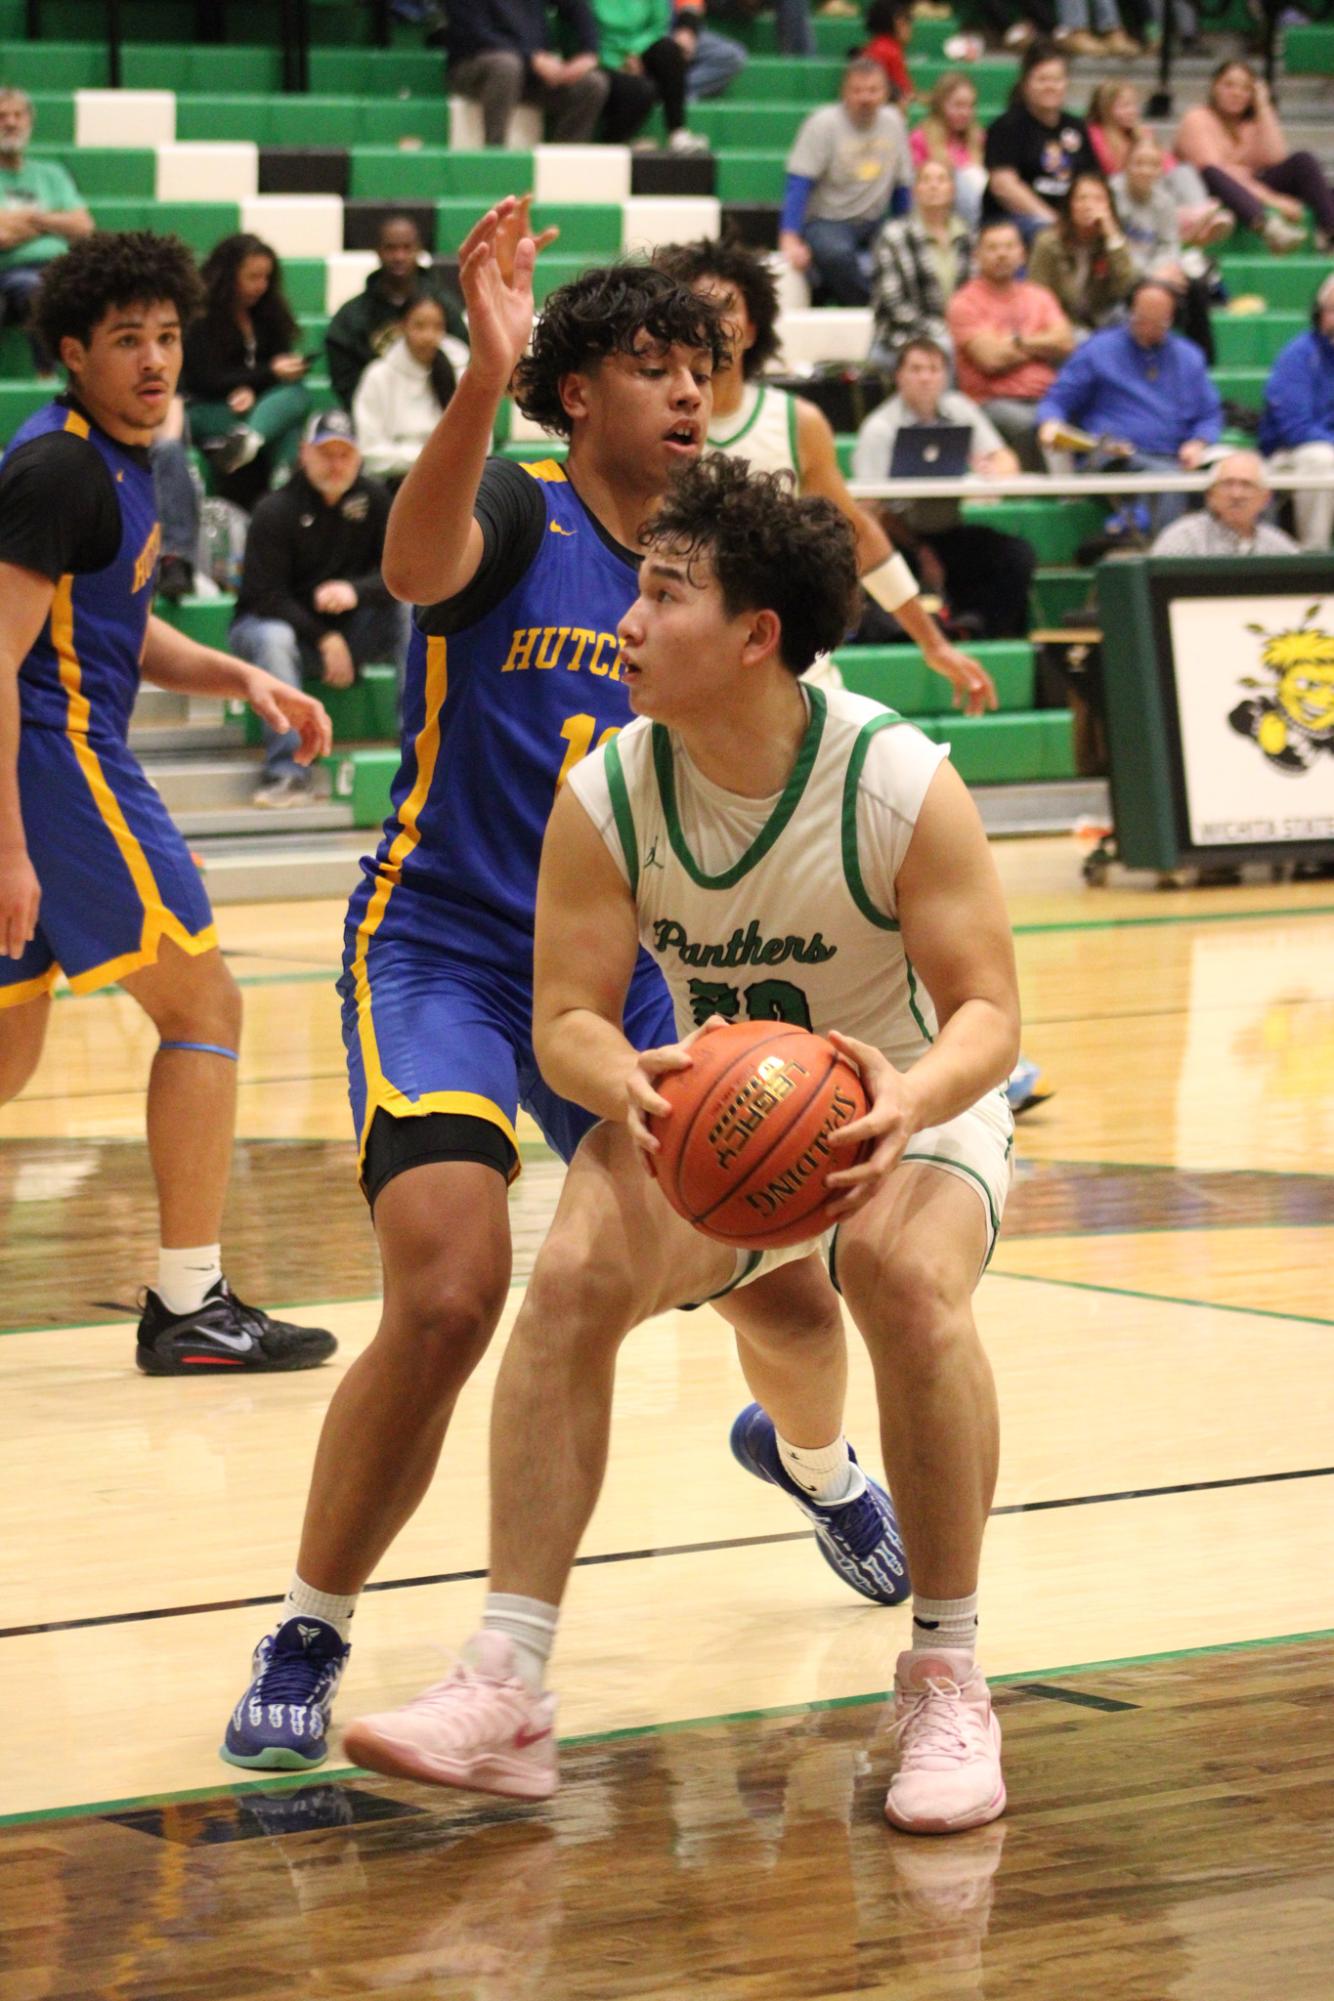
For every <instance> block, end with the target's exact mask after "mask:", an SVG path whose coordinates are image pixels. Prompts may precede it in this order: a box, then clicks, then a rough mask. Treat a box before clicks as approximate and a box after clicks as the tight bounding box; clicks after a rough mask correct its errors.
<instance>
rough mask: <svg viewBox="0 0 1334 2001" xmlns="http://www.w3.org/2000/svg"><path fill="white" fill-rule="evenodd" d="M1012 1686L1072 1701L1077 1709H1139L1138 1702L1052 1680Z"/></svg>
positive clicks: (1034, 1693)
mask: <svg viewBox="0 0 1334 2001" xmlns="http://www.w3.org/2000/svg"><path fill="white" fill-rule="evenodd" d="M1010 1686H1011V1688H1016V1689H1019V1690H1020V1691H1021V1692H1022V1693H1023V1694H1024V1695H1040V1696H1043V1697H1044V1698H1045V1699H1046V1701H1048V1702H1070V1703H1073V1704H1074V1706H1075V1708H1076V1709H1105V1710H1107V1711H1109V1712H1110V1711H1113V1710H1118V1709H1138V1708H1139V1706H1140V1705H1139V1704H1138V1703H1137V1702H1117V1701H1115V1700H1114V1699H1113V1698H1112V1697H1111V1696H1110V1695H1085V1694H1084V1693H1083V1691H1082V1690H1081V1689H1077V1688H1057V1687H1056V1686H1055V1684H1054V1683H1053V1682H1050V1681H1013V1682H1011V1683H1010Z"/></svg>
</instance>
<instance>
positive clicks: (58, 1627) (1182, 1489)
mask: <svg viewBox="0 0 1334 2001" xmlns="http://www.w3.org/2000/svg"><path fill="white" fill-rule="evenodd" d="M1331 1477H1334V1466H1309V1467H1304V1468H1300V1469H1297V1470H1294V1471H1292V1472H1287V1473H1242V1474H1240V1475H1238V1476H1237V1477H1235V1478H1233V1479H1230V1480H1183V1481H1181V1482H1179V1483H1178V1484H1176V1485H1174V1486H1170V1487H1127V1488H1126V1489H1125V1490H1124V1491H1123V1492H1121V1493H1116V1494H1073V1495H1070V1496H1069V1497H1067V1498H1065V1499H1062V1500H1056V1501H1011V1502H1010V1503H1009V1504H1008V1505H1007V1506H1005V1507H1002V1508H993V1509H992V1510H991V1512H992V1515H993V1516H997V1515H1038V1514H1044V1513H1046V1512H1047V1511H1048V1510H1050V1509H1052V1508H1095V1507H1101V1506H1103V1505H1104V1504H1105V1503H1107V1502H1110V1501H1153V1500H1160V1499H1162V1498H1163V1497H1164V1496H1166V1495H1169V1494H1209V1493H1216V1492H1218V1491H1219V1490H1220V1489H1222V1488H1230V1487H1268V1486H1273V1485H1275V1484H1276V1483H1278V1482H1280V1481H1284V1480H1328V1479H1330V1478H1331ZM808 1534H809V1531H808V1530H806V1529H793V1530H790V1531H786V1532H784V1533H783V1534H781V1535H749V1536H727V1537H724V1538H722V1539H721V1540H720V1541H718V1542H680V1543H669V1544H666V1545H664V1547H663V1548H661V1549H616V1550H606V1551H604V1552H603V1553H602V1554H601V1555H598V1556H578V1557H576V1558H575V1569H576V1570H588V1569H591V1568H592V1567H593V1566H594V1565H595V1564H601V1563H645V1562H648V1561H649V1560H650V1559H651V1558H654V1557H666V1556H709V1555H711V1554H712V1553H713V1552H714V1551H715V1550H722V1549H768V1548H771V1547H776V1546H777V1545H778V1544H779V1543H784V1542H805V1540H806V1538H807V1536H808ZM486 1575H487V1573H486V1571H485V1570H444V1571H440V1572H438V1573H437V1574H435V1575H433V1576H429V1577H388V1578H383V1579H381V1580H380V1582H378V1583H374V1584H368V1585H367V1586H366V1589H367V1591H418V1590H420V1589H421V1588H422V1587H423V1586H424V1585H431V1584H478V1583H481V1582H482V1581H483V1580H484V1579H485V1577H486ZM282 1602H283V1594H282V1592H281V1591H273V1592H268V1593H265V1594H264V1595H263V1596H262V1597H257V1598H219V1599H216V1600H215V1601H213V1602H212V1603H210V1604H207V1605H159V1606H154V1607H152V1608H151V1609H150V1610H148V1611H144V1612H102V1613H99V1614H97V1615H96V1616H95V1617H93V1618H89V1619H49V1620H44V1621H42V1622H40V1623H38V1624H36V1625H32V1626H3V1627H0V1640H26V1639H31V1638H32V1637H33V1635H34V1634H37V1633H80V1632H84V1631H85V1630H87V1629H89V1628H91V1627H93V1626H135V1625H140V1624H142V1623H143V1622H144V1621H146V1620H149V1619H192V1618H198V1617H199V1616H200V1615H201V1614H203V1613H206V1612H240V1611H244V1610H247V1609H249V1608H251V1607H257V1606H261V1605H281V1604H282Z"/></svg>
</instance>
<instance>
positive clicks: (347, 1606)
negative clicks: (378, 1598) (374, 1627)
mask: <svg viewBox="0 0 1334 2001" xmlns="http://www.w3.org/2000/svg"><path fill="white" fill-rule="evenodd" d="M356 1609H357V1593H356V1592H355V1591H353V1592H347V1593H344V1592H336V1591H317V1590H316V1589H315V1587H314V1586H313V1585H312V1584H307V1583H306V1582H305V1581H304V1579H303V1578H300V1577H298V1576H297V1574H296V1572H295V1571H293V1572H292V1581H291V1583H290V1584H289V1585H288V1587H287V1596H286V1597H285V1598H284V1599H283V1602H282V1610H281V1611H280V1612H279V1614H278V1624H279V1625H280V1626H283V1625H286V1623H287V1621H288V1620H289V1619H296V1618H306V1619H323V1620H324V1622H325V1624H326V1625H327V1626H333V1627H335V1628H336V1629H337V1633H338V1637H339V1639H340V1640H341V1641H342V1642H343V1644H344V1646H346V1645H347V1643H348V1641H349V1640H350V1639H351V1638H352V1614H353V1613H354V1612H355V1611H356Z"/></svg>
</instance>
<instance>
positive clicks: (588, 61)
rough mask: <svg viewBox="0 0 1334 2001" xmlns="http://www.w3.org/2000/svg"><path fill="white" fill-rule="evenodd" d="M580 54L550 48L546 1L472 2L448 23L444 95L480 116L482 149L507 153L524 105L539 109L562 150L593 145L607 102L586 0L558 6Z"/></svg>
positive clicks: (555, 0) (453, 10)
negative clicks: (474, 107)
mask: <svg viewBox="0 0 1334 2001" xmlns="http://www.w3.org/2000/svg"><path fill="white" fill-rule="evenodd" d="M552 5H553V7H554V9H555V12H556V14H557V15H558V16H559V18H560V21H561V23H562V25H563V26H564V27H565V28H566V29H567V30H568V31H569V36H570V40H571V42H572V44H573V49H574V53H573V54H572V55H569V56H562V55H559V54H558V53H557V52H556V50H555V49H554V48H553V47H552V46H551V41H552V37H551V33H550V30H549V28H548V22H547V9H546V6H545V5H544V0H468V3H467V5H466V6H463V7H450V8H449V10H448V12H447V14H446V16H445V27H444V45H445V62H446V69H445V87H446V89H448V90H450V91H452V92H454V93H455V94H456V95H457V96H459V97H471V98H473V99H475V101H476V102H477V103H478V104H479V105H480V106H481V110H482V144H483V145H484V146H503V145H504V144H505V141H506V137H507V134H508V132H509V125H510V120H511V118H513V116H514V114H515V112H516V111H517V110H518V108H519V106H520V105H521V104H535V105H536V106H537V107H538V109H539V110H540V111H541V112H542V114H543V117H544V118H545V120H546V125H547V137H548V138H549V139H550V140H551V141H552V142H553V143H554V144H556V145H562V144H564V145H578V144H580V143H583V142H586V141H588V140H590V139H591V138H592V137H593V134H594V132H595V131H596V129H597V122H598V120H599V118H600V117H601V116H602V108H603V106H604V105H605V103H606V101H607V90H608V83H607V77H606V75H605V73H604V72H603V71H602V70H601V69H599V68H598V54H597V49H598V31H597V23H596V22H595V21H594V19H593V15H592V11H591V9H590V7H589V5H588V0H552Z"/></svg>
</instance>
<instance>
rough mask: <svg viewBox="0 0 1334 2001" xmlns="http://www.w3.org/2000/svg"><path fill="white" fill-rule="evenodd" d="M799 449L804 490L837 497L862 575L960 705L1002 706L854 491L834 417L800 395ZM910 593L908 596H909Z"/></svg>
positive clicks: (973, 709)
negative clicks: (932, 611) (938, 620)
mask: <svg viewBox="0 0 1334 2001" xmlns="http://www.w3.org/2000/svg"><path fill="white" fill-rule="evenodd" d="M797 449H798V452H799V454H800V458H801V490H802V492H803V493H818V494H821V495H822V496H823V497H824V499H826V500H832V501H833V503H834V505H835V507H836V508H837V509H838V511H839V513H840V514H842V515H844V516H845V517H846V519H847V520H848V521H849V522H850V523H851V525H852V532H853V534H854V535H855V536H856V538H857V574H858V576H859V577H860V578H861V580H862V586H863V588H864V589H865V590H867V591H869V592H870V594H871V596H872V597H873V598H874V599H875V601H876V603H877V604H880V605H883V606H884V608H885V610H886V611H888V612H890V613H892V615H893V616H894V617H895V618H896V619H897V620H898V622H899V624H900V625H901V626H902V627H903V629H904V631H905V632H906V633H907V635H908V637H909V639H911V640H912V642H913V644H914V645H915V646H917V647H918V648H920V650H921V653H922V657H923V659H924V660H925V661H926V664H927V666H928V667H930V668H931V669H932V670H933V672H935V673H937V674H943V675H944V677H945V679H946V680H947V681H948V682H949V684H950V686H951V687H952V688H953V689H954V702H955V707H956V708H961V709H963V710H965V712H966V713H967V714H968V715H970V716H980V715H981V714H982V713H983V711H984V710H986V709H994V708H997V707H998V706H999V702H998V699H997V695H996V684H995V682H994V681H993V680H992V678H991V676H990V674H988V672H987V670H986V668H985V667H984V666H983V665H982V662H981V661H980V660H975V659H974V658H973V655H972V654H971V653H964V652H961V650H960V649H959V648H958V647H957V646H955V645H954V644H953V643H952V642H951V641H950V640H948V639H946V637H945V635H944V633H943V632H942V631H941V629H940V627H939V626H938V625H937V624H936V621H935V620H934V618H932V616H931V614H930V612H929V611H928V610H927V609H926V606H925V605H924V604H923V603H922V599H921V594H920V593H919V592H918V590H917V586H916V583H915V581H914V579H913V575H912V572H911V571H910V570H909V569H908V567H907V565H906V564H905V563H904V561H903V558H902V557H901V556H898V555H896V554H895V553H894V551H893V550H892V549H891V547H890V544H889V537H888V536H887V535H886V534H885V531H884V529H883V528H882V527H881V526H880V523H879V522H878V521H877V520H876V519H875V518H874V516H873V515H871V514H870V513H868V512H867V510H866V508H864V507H863V506H861V505H860V503H859V502H858V501H855V500H854V499H853V497H852V495H851V494H850V493H849V492H848V485H847V481H846V480H845V479H844V477H843V474H842V472H841V471H840V469H839V463H838V453H837V451H836V449H835V445H834V433H833V431H832V430H831V429H830V427H829V419H828V418H827V417H826V416H825V414H824V412H823V411H822V410H818V409H817V408H816V406H815V404H814V403H808V402H806V401H805V399H804V398H803V397H800V396H799V397H798V398H797ZM905 592H906V593H908V595H906V596H905Z"/></svg>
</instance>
